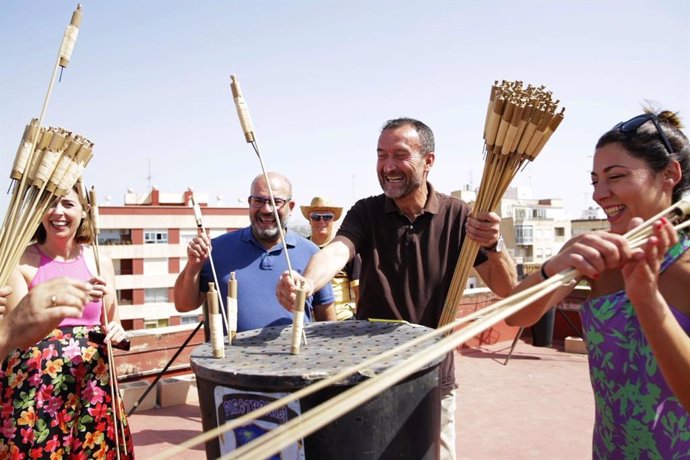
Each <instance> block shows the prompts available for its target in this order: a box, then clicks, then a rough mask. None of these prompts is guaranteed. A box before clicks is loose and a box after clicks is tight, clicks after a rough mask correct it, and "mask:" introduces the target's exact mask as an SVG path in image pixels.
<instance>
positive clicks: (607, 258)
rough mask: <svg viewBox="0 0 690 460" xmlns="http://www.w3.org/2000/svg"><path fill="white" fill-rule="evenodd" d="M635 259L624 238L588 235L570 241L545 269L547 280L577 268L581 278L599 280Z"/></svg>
mask: <svg viewBox="0 0 690 460" xmlns="http://www.w3.org/2000/svg"><path fill="white" fill-rule="evenodd" d="M630 257H632V252H631V250H630V246H629V245H628V242H627V240H626V239H625V238H623V236H622V235H618V234H615V233H609V232H593V233H585V234H584V235H582V236H581V237H579V238H577V239H574V240H570V242H569V243H568V245H566V246H564V248H563V249H562V250H561V252H560V253H558V254H557V255H556V256H555V257H552V258H551V259H549V260H548V261H547V263H546V265H545V267H544V270H545V271H546V274H547V275H548V276H553V275H555V274H556V273H560V272H562V271H565V270H569V269H571V268H574V269H575V270H577V271H578V272H580V273H581V274H582V275H584V276H586V277H588V278H590V279H597V278H598V277H599V275H600V274H601V272H603V271H604V270H612V269H616V268H618V267H620V266H621V265H622V264H624V263H625V262H627V261H628V260H629V259H630Z"/></svg>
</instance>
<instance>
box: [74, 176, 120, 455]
mask: <svg viewBox="0 0 690 460" xmlns="http://www.w3.org/2000/svg"><path fill="white" fill-rule="evenodd" d="M79 189H80V190H81V194H83V195H84V198H87V196H88V199H86V200H85V202H86V203H87V204H88V205H89V212H88V213H87V216H88V219H89V221H90V223H91V229H92V230H93V255H94V260H95V262H96V272H97V274H98V276H99V277H100V276H101V274H102V271H101V256H100V248H99V245H98V234H99V233H100V231H101V227H100V222H99V214H98V201H96V189H95V187H91V190H90V191H89V193H88V195H87V194H86V189H85V187H84V183H83V182H80V185H79ZM113 288H114V286H113ZM114 294H115V293H114V292H113V295H114ZM101 318H102V322H103V325H104V326H106V327H107V325H108V310H107V308H106V306H105V298H104V299H102V300H101ZM105 346H106V350H107V353H108V371H109V372H110V404H111V410H112V412H113V418H114V419H115V427H114V428H115V429H114V430H113V432H114V434H115V446H116V452H115V453H116V457H117V458H118V459H119V458H120V434H122V446H123V448H124V453H125V455H127V439H126V435H125V426H124V421H123V420H122V416H123V414H122V413H121V412H120V407H121V406H120V388H119V384H118V382H117V366H116V365H115V355H114V354H113V344H112V343H111V342H110V341H109V342H108V343H106V344H105ZM118 431H119V433H118Z"/></svg>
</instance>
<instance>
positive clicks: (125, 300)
mask: <svg viewBox="0 0 690 460" xmlns="http://www.w3.org/2000/svg"><path fill="white" fill-rule="evenodd" d="M133 299H134V291H133V290H132V289H118V290H117V303H118V305H132V303H133Z"/></svg>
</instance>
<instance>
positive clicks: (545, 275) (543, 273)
mask: <svg viewBox="0 0 690 460" xmlns="http://www.w3.org/2000/svg"><path fill="white" fill-rule="evenodd" d="M544 267H546V262H544V263H543V264H541V267H539V273H541V277H542V279H543V280H544V281H546V280H547V279H549V275H547V274H546V270H544Z"/></svg>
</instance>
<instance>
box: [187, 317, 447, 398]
mask: <svg viewBox="0 0 690 460" xmlns="http://www.w3.org/2000/svg"><path fill="white" fill-rule="evenodd" d="M304 330H305V333H306V336H307V344H306V345H304V344H302V348H301V352H300V354H298V355H292V354H290V344H291V339H292V327H291V326H290V325H282V326H271V327H265V328H263V329H254V330H251V331H245V332H240V333H238V334H237V336H236V337H235V339H234V340H233V344H232V345H230V346H228V345H226V347H225V357H224V358H220V359H216V358H213V354H212V350H211V345H210V344H208V343H206V344H203V345H201V346H199V347H197V348H196V349H194V351H193V353H192V355H191V363H192V369H194V372H195V374H196V376H197V379H205V380H210V381H213V382H216V383H219V384H222V385H225V386H229V387H233V388H244V389H257V390H263V391H274V390H275V391H283V390H293V389H299V388H302V387H304V386H307V385H309V384H311V383H313V382H315V381H317V380H321V379H324V378H327V377H331V376H333V375H335V374H337V373H338V372H341V371H342V370H344V369H346V368H348V367H351V366H355V365H357V364H360V363H361V362H363V361H364V360H366V359H368V358H370V357H372V356H375V355H379V354H381V353H383V352H385V351H388V350H391V349H392V348H395V347H398V346H399V345H402V344H404V343H406V342H409V341H411V340H413V339H415V338H417V337H419V336H422V335H424V334H427V333H429V332H431V330H432V329H430V328H428V327H425V326H420V325H417V324H409V323H406V322H395V323H389V322H370V321H357V320H349V321H326V322H316V323H308V324H305V326H304ZM438 340H440V338H434V339H432V340H429V341H425V342H423V343H422V344H420V345H416V346H413V347H411V348H409V349H407V350H404V351H402V352H400V353H396V354H395V355H393V356H392V357H390V358H388V359H386V360H383V361H380V362H377V363H376V364H374V365H373V366H372V367H371V368H368V369H363V370H360V371H359V372H357V373H355V374H353V375H351V376H349V377H347V378H346V379H344V380H342V381H341V382H340V383H339V384H340V385H354V384H357V383H359V382H361V381H362V380H364V379H366V378H368V377H371V376H373V375H376V374H380V373H382V372H384V371H385V370H386V369H388V368H390V367H393V366H395V365H396V364H399V363H401V362H402V361H404V360H405V359H407V358H410V357H411V356H413V355H415V354H418V353H420V352H421V351H422V350H424V349H425V348H427V347H429V346H430V345H431V344H432V343H434V342H436V341H438ZM442 359H443V358H442V357H441V358H438V359H436V360H434V361H432V362H430V363H428V364H427V365H425V366H423V367H422V368H420V372H421V371H424V370H426V369H428V368H430V367H433V366H436V365H438V364H439V363H440V362H441V360H442Z"/></svg>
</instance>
